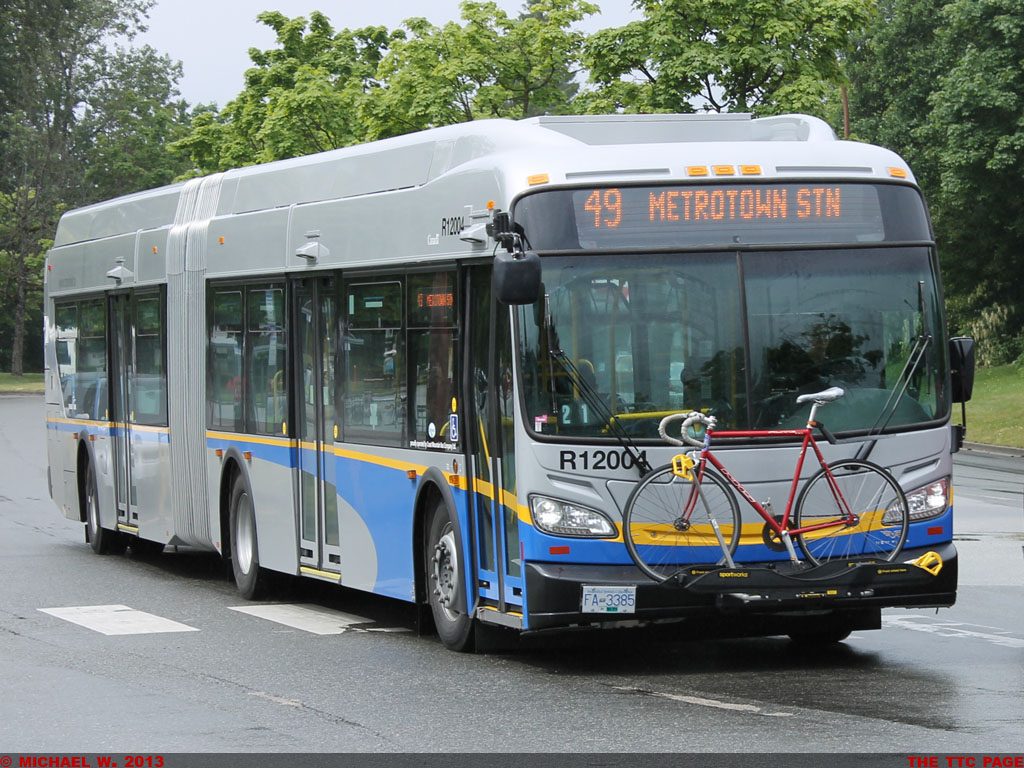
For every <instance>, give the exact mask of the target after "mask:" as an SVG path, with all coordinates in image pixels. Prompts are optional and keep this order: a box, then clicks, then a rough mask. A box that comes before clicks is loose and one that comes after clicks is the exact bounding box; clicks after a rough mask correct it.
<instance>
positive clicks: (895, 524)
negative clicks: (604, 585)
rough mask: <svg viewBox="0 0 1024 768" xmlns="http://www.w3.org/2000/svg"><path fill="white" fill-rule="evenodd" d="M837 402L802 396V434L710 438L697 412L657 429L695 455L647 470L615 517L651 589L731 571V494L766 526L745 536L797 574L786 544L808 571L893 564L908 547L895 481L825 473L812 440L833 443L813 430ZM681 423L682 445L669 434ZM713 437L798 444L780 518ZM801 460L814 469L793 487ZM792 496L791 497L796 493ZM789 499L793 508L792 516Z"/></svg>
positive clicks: (830, 394) (860, 467)
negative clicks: (687, 572)
mask: <svg viewBox="0 0 1024 768" xmlns="http://www.w3.org/2000/svg"><path fill="white" fill-rule="evenodd" d="M843 394H844V392H843V390H842V389H840V388H838V387H832V388H831V389H826V390H825V391H824V392H817V393H814V394H810V395H801V396H800V397H798V398H797V399H796V401H797V403H798V404H803V403H807V402H810V403H812V406H811V412H810V415H809V417H808V419H807V426H806V427H804V428H803V429H766V430H740V431H719V432H716V431H715V426H716V421H715V418H714V417H713V416H706V415H704V414H702V413H698V412H696V411H694V412H691V413H678V414H673V415H671V416H667V417H665V418H664V419H662V421H661V424H660V425H659V426H658V433H659V434H660V435H661V436H662V438H663V439H665V440H667V441H668V442H670V443H672V444H674V445H694V446H698V447H699V450H695V451H691V452H689V453H684V454H679V455H677V456H676V457H675V458H674V459H673V460H672V463H671V464H666V465H665V466H663V467H659V468H658V469H655V470H653V471H652V472H650V473H649V474H647V475H646V476H644V478H643V479H642V480H641V481H640V482H639V483H638V484H637V486H636V488H634V489H633V492H632V493H631V494H630V496H629V499H628V500H627V502H626V508H625V512H624V513H623V516H622V525H623V538H624V540H625V542H626V548H627V549H628V550H629V554H630V556H631V557H632V558H633V560H634V561H635V562H636V564H637V566H638V567H639V568H640V570H642V571H643V572H644V573H645V574H647V575H648V576H649V577H650V578H652V579H654V580H655V581H668V580H669V579H672V578H674V577H676V576H678V575H679V574H680V573H681V572H682V571H683V569H684V568H685V567H686V566H689V565H694V564H705V563H717V564H720V565H723V564H724V565H726V566H728V567H734V566H735V561H734V558H733V555H734V553H735V552H736V548H737V546H738V545H739V541H740V537H741V534H742V533H744V527H743V524H742V519H741V516H740V508H739V505H738V503H737V501H736V495H735V494H734V493H733V489H735V491H736V493H739V495H740V496H742V497H743V498H744V499H745V500H746V502H747V503H748V504H749V505H750V506H751V507H753V509H754V511H755V512H756V513H757V514H758V515H759V516H760V517H761V519H762V520H763V521H764V523H763V525H760V524H751V525H750V526H748V528H747V531H746V533H747V534H748V537H749V538H751V539H752V538H753V537H754V536H756V538H757V540H759V541H762V542H763V543H764V544H765V545H767V546H768V547H769V548H770V549H773V550H776V551H785V552H787V553H788V555H789V559H790V561H791V562H793V563H794V564H800V563H801V560H800V558H799V557H797V553H796V549H795V547H794V546H793V539H796V541H797V543H798V544H799V545H800V549H801V550H802V551H803V553H804V555H805V556H806V559H807V561H809V562H810V563H811V564H813V565H821V564H823V563H827V562H830V561H834V560H852V561H856V560H876V561H891V560H893V559H895V558H896V556H897V555H898V554H899V553H900V550H901V549H902V547H903V544H904V542H905V541H906V539H907V528H908V525H909V512H908V507H907V498H906V496H905V495H904V493H903V489H902V488H900V485H899V483H897V482H896V480H895V479H894V478H893V476H892V475H891V474H890V473H889V472H888V471H887V470H885V469H883V468H882V467H880V466H878V465H877V464H873V463H871V462H870V461H861V460H860V459H842V460H840V461H836V462H834V463H832V464H829V463H828V462H827V461H825V457H824V456H823V455H822V453H821V449H820V448H819V447H818V444H817V442H816V441H815V439H814V431H815V430H819V431H820V432H821V434H822V435H824V436H825V438H826V439H827V440H828V441H829V442H835V438H833V437H832V435H831V433H830V432H829V431H828V430H827V429H826V428H825V426H824V424H822V423H821V422H819V421H818V420H817V412H818V409H819V408H821V407H822V406H824V405H826V404H827V403H830V402H833V401H835V400H838V399H839V398H840V397H842V396H843ZM679 420H682V425H681V430H680V438H679V439H677V438H674V437H670V436H669V435H668V432H667V430H668V428H669V427H670V426H671V425H672V424H673V423H675V422H677V421H679ZM712 434H714V436H716V437H720V438H800V439H801V441H802V442H801V445H800V453H799V455H798V457H797V462H796V470H795V471H794V473H793V482H792V483H791V485H790V489H789V498H788V499H787V501H786V508H785V510H784V511H783V513H782V514H781V515H775V514H773V511H772V509H771V503H770V501H769V502H764V503H762V502H760V501H758V500H757V499H755V498H754V497H753V496H752V495H751V493H750V491H748V490H747V489H746V488H745V487H744V486H743V484H742V483H741V482H740V481H739V480H737V479H736V478H735V477H733V476H732V475H731V474H730V473H729V471H728V470H727V469H726V468H725V467H724V466H723V465H722V462H721V461H720V460H719V459H718V457H717V456H715V454H714V452H713V451H712V450H711V438H712ZM808 450H810V451H811V452H813V454H814V456H815V458H817V460H818V464H819V465H820V468H819V469H818V471H817V472H816V473H815V474H814V475H812V476H811V477H810V478H809V479H808V480H807V481H806V482H804V483H803V486H802V487H801V484H800V476H801V473H802V471H803V467H804V459H805V458H806V457H807V453H808ZM798 488H799V491H800V493H799V496H798V495H797V489H798ZM794 499H795V500H796V503H795V507H794Z"/></svg>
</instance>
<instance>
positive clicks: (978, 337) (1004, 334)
mask: <svg viewBox="0 0 1024 768" xmlns="http://www.w3.org/2000/svg"><path fill="white" fill-rule="evenodd" d="M1019 314H1020V313H1019V312H1018V311H1017V310H1016V309H1015V308H1013V307H1008V306H1006V305H1005V304H993V305H991V306H989V307H985V308H984V309H982V310H981V312H980V313H979V314H978V316H977V317H976V318H974V319H973V320H967V321H966V322H964V323H963V327H964V330H965V331H966V333H967V335H969V336H973V337H974V340H975V342H976V343H977V357H978V364H979V365H985V366H987V365H1005V364H1007V363H1016V362H1019V361H1021V360H1024V334H1022V333H1021V332H1020V326H1021V323H1020V317H1019Z"/></svg>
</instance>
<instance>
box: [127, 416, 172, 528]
mask: <svg viewBox="0 0 1024 768" xmlns="http://www.w3.org/2000/svg"><path fill="white" fill-rule="evenodd" d="M131 441H132V483H133V485H134V486H135V492H136V494H137V498H138V509H139V519H138V521H137V522H138V526H139V536H141V537H142V538H144V539H151V540H153V541H159V542H162V543H164V544H166V543H167V542H168V541H170V539H171V537H172V534H173V532H174V515H173V512H172V508H171V507H172V498H173V496H172V490H171V479H172V475H171V446H170V435H169V433H168V431H167V429H165V428H150V429H147V428H142V427H138V426H134V427H132V431H131Z"/></svg>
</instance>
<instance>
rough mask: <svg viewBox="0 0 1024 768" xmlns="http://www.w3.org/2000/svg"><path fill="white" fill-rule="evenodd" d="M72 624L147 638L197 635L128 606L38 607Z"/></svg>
mask: <svg viewBox="0 0 1024 768" xmlns="http://www.w3.org/2000/svg"><path fill="white" fill-rule="evenodd" d="M39 610H40V611H42V612H43V613H47V614H49V615H50V616H54V617H56V618H58V619H63V620H64V621H70V622H71V623H72V624H78V625H79V626H82V627H85V628H86V629H91V630H93V631H94V632H100V633H102V634H104V635H148V634H153V633H157V632H198V631H199V630H198V629H196V628H195V627H190V626H188V625H187V624H181V623H180V622H177V621H172V620H171V619H165V618H164V617H162V616H154V615H153V614H152V613H146V612H145V611H137V610H135V609H134V608H129V607H128V606H127V605H79V606H73V607H67V608H40V609H39Z"/></svg>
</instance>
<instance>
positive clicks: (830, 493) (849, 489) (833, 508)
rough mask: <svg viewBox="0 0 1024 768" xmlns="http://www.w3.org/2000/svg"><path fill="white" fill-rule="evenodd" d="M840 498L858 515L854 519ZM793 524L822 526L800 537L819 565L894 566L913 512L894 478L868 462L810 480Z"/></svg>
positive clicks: (845, 464) (848, 463) (847, 463)
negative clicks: (833, 562)
mask: <svg viewBox="0 0 1024 768" xmlns="http://www.w3.org/2000/svg"><path fill="white" fill-rule="evenodd" d="M829 474H831V477H832V479H833V480H834V481H835V482H834V486H833V483H831V482H829ZM837 491H838V498H837V493H836V492H837ZM840 499H842V500H844V501H845V503H846V505H848V507H849V511H850V512H852V513H853V515H854V517H853V519H852V520H849V519H847V514H846V509H845V508H844V507H842V506H841V502H840ZM794 524H795V527H796V528H797V529H800V528H804V527H808V526H822V527H821V528H819V529H817V530H814V531H808V532H805V533H801V534H799V535H797V537H796V539H797V541H798V542H799V543H800V548H801V549H802V550H803V551H804V554H805V555H806V556H807V559H808V560H810V561H811V562H812V563H814V564H815V565H820V564H821V563H827V562H829V561H831V560H855V559H877V560H883V561H890V560H894V559H895V558H896V556H897V555H898V554H899V553H900V550H901V549H902V548H903V544H904V542H906V540H907V528H908V527H909V524H910V513H909V510H908V507H907V497H906V496H905V495H904V493H903V489H902V488H900V486H899V483H897V482H896V480H895V479H894V478H893V476H892V475H891V474H889V473H888V472H887V471H886V470H884V469H882V468H881V467H880V466H878V465H877V464H872V463H871V462H869V461H860V460H859V459H845V460H843V461H837V462H835V463H834V464H830V465H829V467H828V470H827V471H826V470H825V469H821V470H819V471H818V472H817V473H816V474H815V475H814V476H813V477H812V478H811V479H810V480H808V481H807V483H806V484H805V485H804V487H803V488H802V489H801V491H800V497H799V498H798V499H797V502H796V514H795V517H794Z"/></svg>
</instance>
